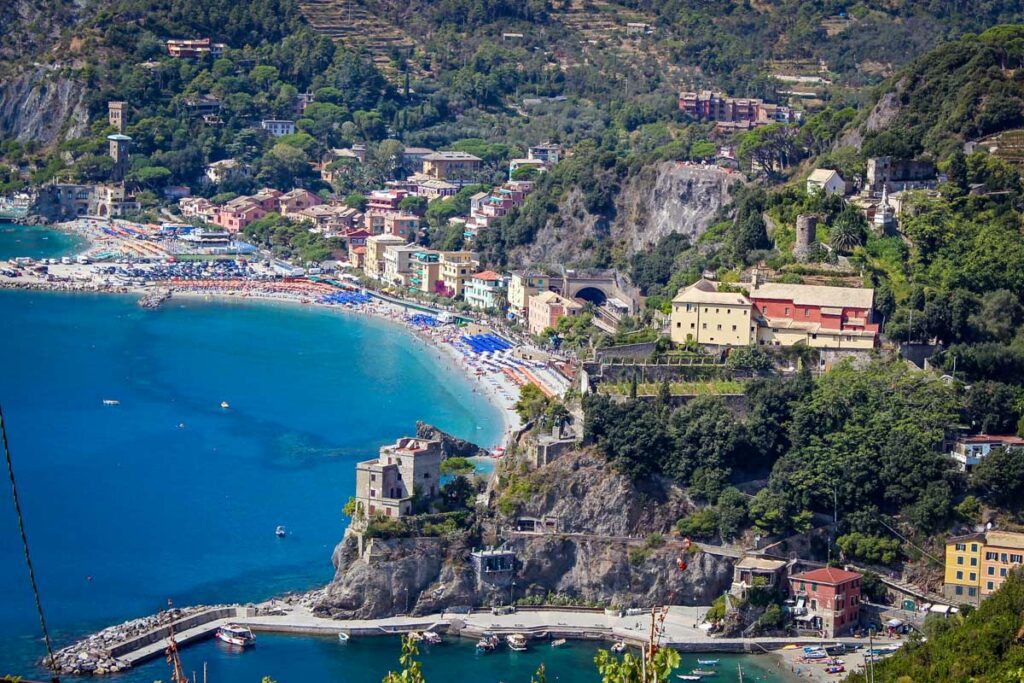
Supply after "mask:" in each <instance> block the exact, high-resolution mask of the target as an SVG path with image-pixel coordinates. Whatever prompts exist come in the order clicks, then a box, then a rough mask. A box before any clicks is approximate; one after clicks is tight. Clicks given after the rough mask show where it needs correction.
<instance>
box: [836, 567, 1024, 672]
mask: <svg viewBox="0 0 1024 683" xmlns="http://www.w3.org/2000/svg"><path fill="white" fill-rule="evenodd" d="M1022 613H1024V578H1022V577H1021V575H1020V573H1019V572H1014V573H1012V574H1011V576H1010V577H1009V578H1008V579H1007V580H1006V581H1005V583H1003V585H1002V587H1001V588H1000V589H999V590H998V591H996V592H995V593H994V594H993V595H992V596H991V597H989V598H987V599H986V600H985V601H984V602H983V603H981V606H979V607H978V608H977V609H975V610H965V611H964V612H961V613H960V614H959V615H956V616H954V617H953V618H951V619H949V620H945V619H942V618H938V619H936V620H935V621H931V620H929V621H928V622H926V624H925V633H926V635H927V636H928V638H927V641H925V640H923V639H916V640H912V641H911V642H909V643H907V644H906V645H904V646H903V647H901V648H900V649H899V650H898V651H897V652H896V654H894V655H892V656H891V657H886V658H885V659H884V660H882V661H880V662H877V663H875V664H874V679H875V680H879V681H907V682H911V681H929V682H930V683H960V682H961V681H979V683H980V682H985V683H1011V682H1015V681H1021V680H1024V644H1021V639H1020V629H1021V627H1022V620H1021V614H1022ZM847 680H848V681H851V683H867V681H868V680H869V679H868V678H867V677H866V676H865V674H863V673H857V674H851V675H850V677H849V678H848V679H847Z"/></svg>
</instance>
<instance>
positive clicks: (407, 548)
mask: <svg viewBox="0 0 1024 683" xmlns="http://www.w3.org/2000/svg"><path fill="white" fill-rule="evenodd" d="M528 476H529V485H528V490H529V491H530V492H531V493H530V495H529V496H528V497H527V499H526V500H525V501H520V502H519V503H518V504H517V505H516V506H515V511H514V512H513V513H512V514H510V515H508V516H505V517H501V516H499V520H500V521H499V527H500V529H501V531H499V533H498V535H497V536H498V538H497V539H496V540H497V542H498V543H499V544H502V547H504V548H506V549H510V550H513V551H515V554H516V573H515V581H516V587H515V597H516V598H523V597H540V598H543V597H544V596H547V595H549V594H557V595H559V596H563V597H570V598H573V599H575V600H577V601H579V602H581V603H591V604H604V605H617V606H621V607H632V606H635V607H647V606H653V605H664V604H676V605H678V604H691V605H692V604H709V603H710V602H711V601H712V600H714V598H716V597H717V596H719V595H721V594H722V592H724V591H725V590H726V589H727V588H728V587H729V584H730V582H731V581H732V567H733V564H734V562H735V560H734V559H733V558H732V557H727V556H722V555H718V554H712V553H705V552H700V551H698V552H696V553H695V554H687V553H685V551H684V549H683V544H682V539H679V538H673V537H672V536H671V534H670V532H671V530H672V527H673V525H674V524H675V522H676V521H677V520H678V519H680V518H681V517H683V516H685V515H686V514H687V513H689V512H691V511H692V509H693V506H692V504H691V503H690V501H689V499H688V498H687V497H686V495H685V493H684V492H683V491H682V490H681V489H679V488H678V487H676V486H674V485H672V484H669V483H665V482H657V481H654V482H649V483H645V484H643V485H638V484H636V483H634V482H632V481H630V480H629V479H628V478H627V477H624V476H622V475H621V474H619V473H618V472H615V471H614V470H613V469H612V468H611V467H610V466H609V465H608V464H607V462H606V461H605V460H604V458H601V457H600V456H598V455H594V454H591V453H587V452H582V453H571V454H568V455H566V456H565V457H563V458H561V459H559V460H556V461H555V462H553V463H551V464H549V465H547V466H546V467H542V468H540V469H538V470H536V471H534V472H532V473H530V474H529V475H528ZM498 495H499V496H500V495H501V492H500V490H499V492H498ZM506 508H507V506H506ZM524 517H525V518H533V519H544V518H546V519H548V520H555V521H556V523H557V527H556V528H557V531H554V532H551V533H538V534H526V533H518V532H512V531H510V530H511V529H515V528H516V526H517V525H516V521H517V519H519V518H524ZM654 532H657V533H661V534H663V537H664V540H663V541H661V542H648V541H647V538H648V536H649V535H650V534H651V533H654ZM473 534H474V531H466V532H463V533H462V534H461V535H459V534H448V535H446V536H444V537H438V538H405V539H390V540H382V539H372V541H369V542H368V545H366V546H365V548H364V553H363V554H362V555H361V556H360V555H359V551H358V549H359V543H358V539H357V538H356V537H355V535H354V534H348V535H347V536H346V538H345V539H344V540H343V541H342V543H341V544H339V546H338V547H337V549H336V550H335V553H334V556H333V561H334V565H335V569H336V573H335V577H334V580H333V581H332V582H331V583H330V584H329V585H328V586H327V587H326V589H325V591H324V594H323V596H322V597H321V599H320V602H319V603H318V604H317V608H316V611H317V613H318V614H319V615H321V616H325V617H333V618H336V619H351V618H361V619H367V618H378V617H387V616H393V615H396V614H411V615H421V614H429V613H433V612H438V611H441V610H444V609H450V608H452V607H467V606H468V607H482V606H489V605H496V604H504V603H507V601H508V598H509V594H510V591H509V587H508V586H507V585H501V586H497V585H494V584H491V583H488V582H487V581H481V580H480V579H479V577H476V576H475V574H474V571H473V568H472V565H471V563H470V553H471V551H472V547H473V545H475V544H480V539H479V537H476V536H474V535H473ZM490 542H491V540H490V539H489V540H488V543H490ZM684 555H685V560H686V563H687V565H688V566H687V567H686V569H685V570H684V569H680V566H679V563H678V559H679V558H680V557H681V556H684Z"/></svg>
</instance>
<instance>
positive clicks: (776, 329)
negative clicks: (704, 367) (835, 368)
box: [671, 278, 878, 350]
mask: <svg viewBox="0 0 1024 683" xmlns="http://www.w3.org/2000/svg"><path fill="white" fill-rule="evenodd" d="M743 287H744V289H743V290H742V291H723V288H722V286H721V283H719V282H715V281H713V280H708V279H705V278H701V279H700V280H698V281H697V282H695V283H694V284H692V285H690V286H689V287H684V288H683V289H681V290H679V293H678V294H677V295H676V296H675V298H673V299H672V316H671V339H672V341H673V342H675V343H677V344H684V343H686V342H688V341H696V342H697V343H698V344H703V345H709V346H749V345H751V344H757V345H758V346H793V345H795V344H804V345H806V346H811V347H815V348H827V349H849V350H869V349H872V348H874V346H875V344H876V341H877V338H878V325H877V324H876V323H873V322H871V314H872V307H873V302H874V290H871V289H858V288H855V287H824V286H819V285H787V284H781V283H774V282H770V283H764V284H755V285H743ZM736 289H737V290H738V289H739V287H736Z"/></svg>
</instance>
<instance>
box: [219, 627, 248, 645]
mask: <svg viewBox="0 0 1024 683" xmlns="http://www.w3.org/2000/svg"><path fill="white" fill-rule="evenodd" d="M217 640H221V641H223V642H225V643H227V644H228V645H234V646H235V647H249V646H251V645H255V644H256V636H254V635H253V633H252V631H250V630H249V629H248V628H246V627H245V626H239V625H238V624H227V625H226V626H221V627H220V628H219V629H217Z"/></svg>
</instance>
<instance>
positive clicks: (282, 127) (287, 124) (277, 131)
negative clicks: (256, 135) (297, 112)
mask: <svg viewBox="0 0 1024 683" xmlns="http://www.w3.org/2000/svg"><path fill="white" fill-rule="evenodd" d="M260 128H262V129H263V130H265V131H267V132H268V133H270V134H271V135H273V136H274V137H275V138H279V137H281V136H282V135H291V134H292V133H294V132H295V122H294V121H288V120H287V119H263V121H262V122H261V123H260Z"/></svg>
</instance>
